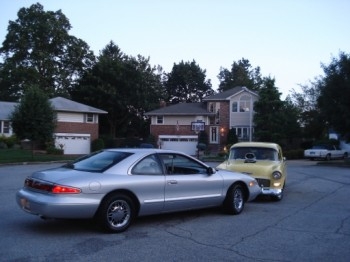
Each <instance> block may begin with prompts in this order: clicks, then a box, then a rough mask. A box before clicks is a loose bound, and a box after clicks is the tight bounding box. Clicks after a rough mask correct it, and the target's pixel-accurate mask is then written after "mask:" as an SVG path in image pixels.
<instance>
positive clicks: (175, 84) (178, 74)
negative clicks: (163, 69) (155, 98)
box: [165, 60, 214, 104]
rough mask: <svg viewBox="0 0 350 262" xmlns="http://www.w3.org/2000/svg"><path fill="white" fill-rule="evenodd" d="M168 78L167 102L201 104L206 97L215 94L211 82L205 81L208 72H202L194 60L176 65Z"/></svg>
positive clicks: (166, 82)
mask: <svg viewBox="0 0 350 262" xmlns="http://www.w3.org/2000/svg"><path fill="white" fill-rule="evenodd" d="M166 78H167V79H166V81H165V88H166V93H167V99H166V100H167V101H168V102H170V103H173V104H176V103H180V102H186V103H193V102H201V101H202V99H203V98H204V97H206V96H210V95H212V94H214V90H213V89H212V88H211V83H210V80H205V78H206V71H205V70H202V69H201V68H200V67H199V65H197V64H196V62H195V61H194V60H193V61H192V62H186V63H185V62H183V61H181V62H180V63H179V64H174V66H173V68H172V71H171V72H170V73H169V74H167V75H166Z"/></svg>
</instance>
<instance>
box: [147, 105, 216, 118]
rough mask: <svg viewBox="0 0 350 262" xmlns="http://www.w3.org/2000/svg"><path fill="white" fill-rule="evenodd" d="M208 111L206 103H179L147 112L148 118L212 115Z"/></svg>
mask: <svg viewBox="0 0 350 262" xmlns="http://www.w3.org/2000/svg"><path fill="white" fill-rule="evenodd" d="M212 114H214V113H210V112H208V111H207V108H206V103H203V102H202V103H179V104H175V105H170V106H165V107H162V108H159V109H156V110H153V111H149V112H147V113H146V114H145V115H146V116H156V115H212Z"/></svg>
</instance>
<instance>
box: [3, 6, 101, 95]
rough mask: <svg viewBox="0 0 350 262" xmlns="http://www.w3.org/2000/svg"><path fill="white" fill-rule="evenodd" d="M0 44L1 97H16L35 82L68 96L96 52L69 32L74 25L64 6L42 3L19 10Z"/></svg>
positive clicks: (50, 91)
mask: <svg viewBox="0 0 350 262" xmlns="http://www.w3.org/2000/svg"><path fill="white" fill-rule="evenodd" d="M17 15H18V18H17V20H16V21H10V22H9V26H8V28H7V30H8V33H7V35H6V38H5V41H4V42H3V45H2V47H1V48H0V55H1V57H2V58H3V61H4V63H3V65H2V66H1V67H0V70H1V71H2V72H1V73H0V74H1V77H2V79H1V83H0V88H1V89H0V99H6V100H8V101H17V100H18V99H19V98H20V97H21V96H22V94H23V93H24V92H25V90H26V88H28V87H30V86H32V85H35V86H37V87H39V88H40V89H41V90H43V91H44V92H45V93H46V94H47V95H48V96H49V97H53V96H57V95H60V96H68V95H69V90H70V89H71V88H72V86H73V85H74V83H75V81H76V80H77V79H78V78H79V77H80V76H81V74H82V73H83V72H84V71H85V70H86V69H87V68H90V67H91V66H92V64H93V63H94V59H95V58H94V55H93V53H92V52H91V51H90V50H89V46H88V45H87V44H86V43H85V42H84V41H83V40H81V39H78V38H76V37H74V36H71V35H69V34H68V31H69V30H70V29H71V25H70V23H69V20H68V19H67V17H66V16H65V15H64V14H63V13H62V12H61V10H59V11H56V12H52V11H44V9H43V6H42V5H40V4H39V3H37V4H33V5H32V6H30V7H29V8H21V9H20V10H19V11H18V14H17Z"/></svg>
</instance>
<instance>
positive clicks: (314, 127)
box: [287, 82, 326, 140]
mask: <svg viewBox="0 0 350 262" xmlns="http://www.w3.org/2000/svg"><path fill="white" fill-rule="evenodd" d="M316 83H317V82H310V85H301V86H300V87H301V92H296V91H295V90H292V94H291V95H290V96H288V97H287V98H289V99H290V101H291V102H292V103H293V105H294V106H295V107H296V108H297V109H298V110H299V113H298V115H299V117H298V121H299V124H300V126H301V130H302V137H303V138H305V139H308V140H320V139H322V138H323V136H324V134H325V131H326V130H325V127H326V122H325V120H324V119H323V118H322V116H321V112H320V108H319V107H318V104H317V99H318V97H319V94H320V92H319V89H318V87H317V84H316Z"/></svg>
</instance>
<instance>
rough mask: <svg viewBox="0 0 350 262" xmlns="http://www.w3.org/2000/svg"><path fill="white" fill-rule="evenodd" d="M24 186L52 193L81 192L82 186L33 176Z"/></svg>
mask: <svg viewBox="0 0 350 262" xmlns="http://www.w3.org/2000/svg"><path fill="white" fill-rule="evenodd" d="M24 186H25V187H28V188H32V189H35V190H37V191H45V192H48V193H52V194H79V193H80V192H81V189H80V188H76V187H70V186H63V185H57V184H52V183H49V182H46V181H40V180H36V179H32V178H27V179H26V180H25V182H24Z"/></svg>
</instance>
